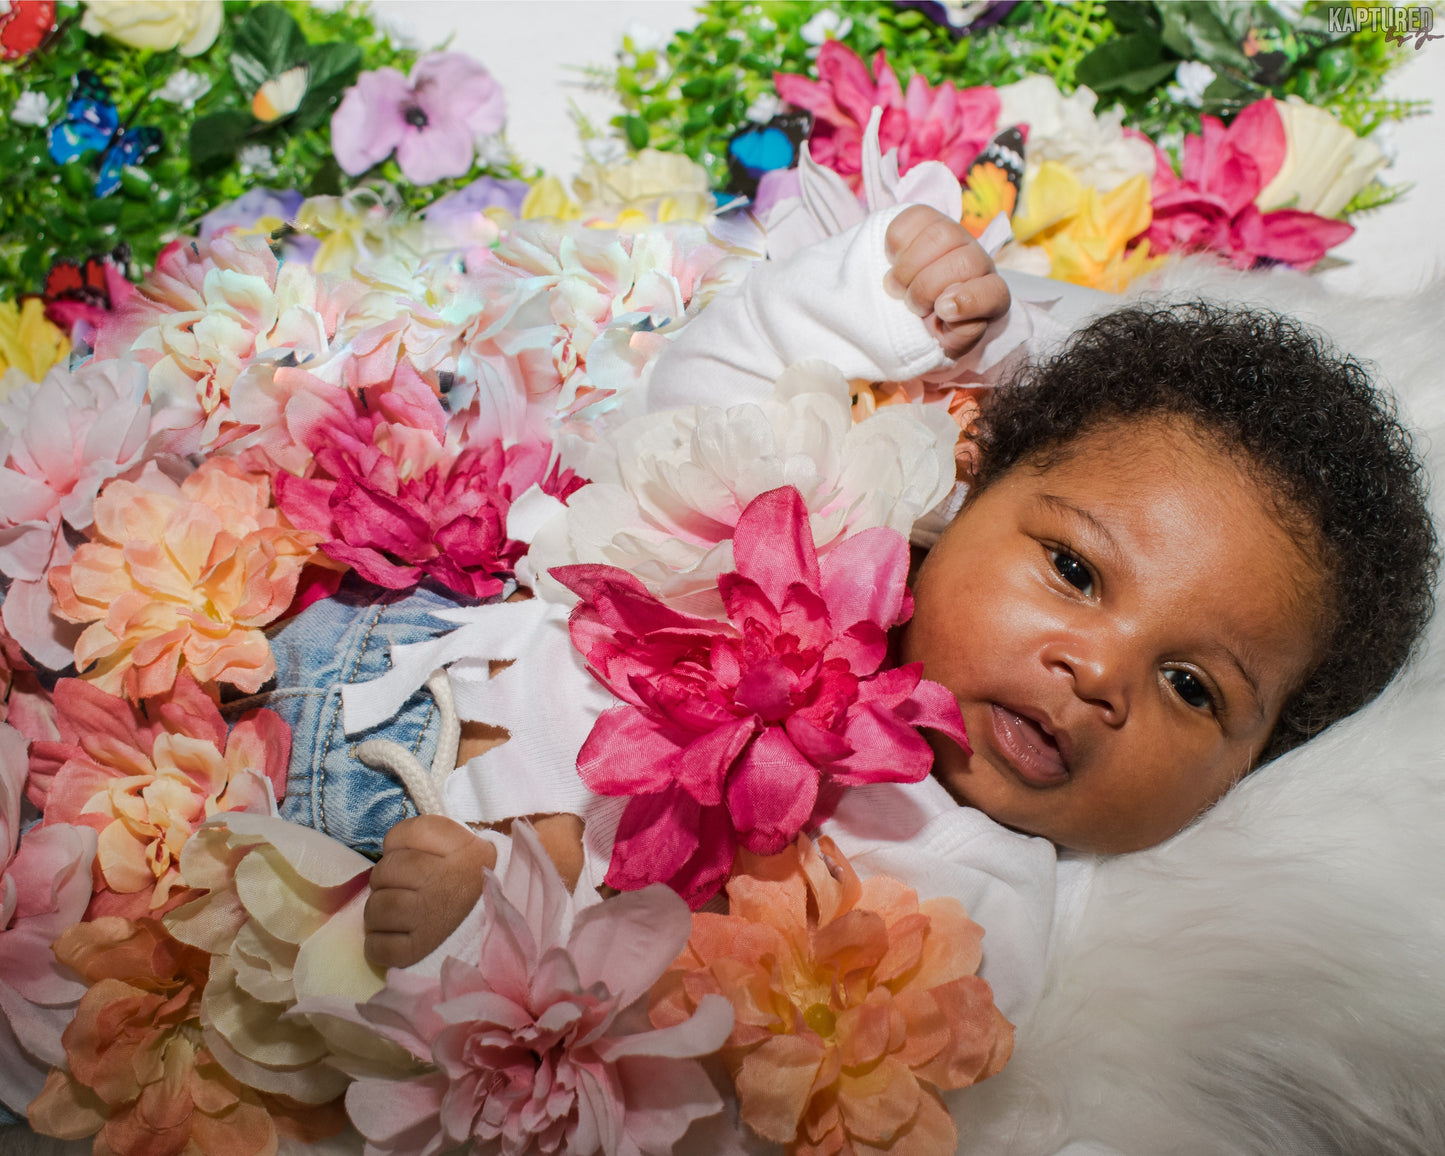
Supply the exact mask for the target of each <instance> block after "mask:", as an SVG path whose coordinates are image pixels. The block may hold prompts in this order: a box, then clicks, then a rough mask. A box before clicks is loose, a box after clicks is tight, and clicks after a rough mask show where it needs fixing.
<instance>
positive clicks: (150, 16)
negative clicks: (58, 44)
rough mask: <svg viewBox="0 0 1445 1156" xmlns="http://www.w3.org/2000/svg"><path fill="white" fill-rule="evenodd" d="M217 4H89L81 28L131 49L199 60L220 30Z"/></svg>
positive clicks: (177, 0) (145, 0)
mask: <svg viewBox="0 0 1445 1156" xmlns="http://www.w3.org/2000/svg"><path fill="white" fill-rule="evenodd" d="M221 16H222V11H221V0H90V2H89V3H88V4H86V6H85V16H84V18H83V19H82V20H81V22H80V26H81V28H83V29H85V31H86V32H89V33H90V34H91V35H92V36H108V37H110V38H111V39H112V40H118V41H120V43H122V44H125V45H127V46H129V47H131V48H145V49H149V50H150V51H152V52H169V51H170V50H171V49H172V48H174V49H175V50H176V51H177V52H179V53H180V54H181V55H182V56H199V55H200V54H201V53H202V52H204V51H205V50H206V49H208V48H209V47H210V46H211V45H212V44H213V43H215V40H216V34H217V33H218V32H220V30H221Z"/></svg>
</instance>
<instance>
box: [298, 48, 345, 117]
mask: <svg viewBox="0 0 1445 1156" xmlns="http://www.w3.org/2000/svg"><path fill="white" fill-rule="evenodd" d="M308 56H309V59H308V61H307V63H308V64H309V65H310V66H311V75H310V78H309V84H308V86H307V89H306V96H305V98H304V99H303V100H302V101H301V106H300V107H299V108H298V109H297V110H296V116H295V118H294V120H293V122H292V125H293V130H294V131H296V132H306V131H308V130H310V129H313V128H316V127H317V126H318V125H320V124H321V123H322V122H323V121H325V120H326V119H327V118H328V117H330V115H331V112H332V109H333V108H335V106H336V104H337V103H338V102H339V101H340V99H341V94H342V93H343V92H344V91H345V90H346V89H347V88H348V87H349V86H350V85H351V84H353V83H354V82H355V80H356V76H357V73H359V72H360V71H361V49H359V48H357V47H356V46H355V45H354V44H315V45H312V46H311V48H310V50H309V52H308Z"/></svg>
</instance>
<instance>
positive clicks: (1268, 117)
mask: <svg viewBox="0 0 1445 1156" xmlns="http://www.w3.org/2000/svg"><path fill="white" fill-rule="evenodd" d="M1200 121H1201V133H1200V135H1197V136H1196V135H1193V134H1191V135H1189V136H1188V137H1186V138H1185V140H1184V169H1183V172H1182V174H1180V175H1179V176H1176V175H1175V174H1174V169H1173V167H1172V165H1171V164H1170V163H1169V158H1168V157H1167V156H1165V155H1164V153H1163V152H1162V151H1159V150H1157V149H1156V152H1157V160H1158V163H1157V165H1156V167H1155V170H1154V184H1153V221H1152V223H1151V224H1150V226H1149V232H1148V234H1147V237H1148V240H1149V243H1150V245H1151V246H1152V247H1153V249H1154V251H1155V252H1166V251H1174V252H1178V251H1190V250H1199V249H1205V250H1212V251H1214V252H1217V253H1221V254H1223V255H1225V256H1227V257H1228V258H1229V260H1230V262H1231V263H1232V264H1234V265H1235V266H1237V267H1239V268H1242V269H1247V268H1249V267H1251V266H1252V265H1254V264H1256V263H1257V262H1259V261H1261V260H1265V261H1276V262H1282V263H1284V264H1286V265H1294V266H1295V267H1297V268H1300V269H1308V268H1309V267H1310V266H1311V265H1313V264H1314V263H1315V262H1316V261H1318V260H1319V259H1320V258H1321V257H1323V256H1324V255H1325V253H1326V251H1328V250H1329V249H1331V248H1333V247H1334V246H1335V245H1338V244H1339V243H1340V242H1342V241H1344V240H1345V239H1346V238H1347V237H1349V236H1350V235H1351V234H1352V233H1353V232H1354V231H1355V230H1354V227H1353V226H1352V225H1348V224H1346V223H1345V222H1344V221H1336V220H1332V219H1331V218H1329V217H1323V216H1320V215H1318V214H1315V213H1307V212H1302V211H1300V210H1299V209H1275V210H1273V211H1271V212H1261V210H1260V207H1259V205H1258V204H1257V203H1256V200H1257V198H1258V197H1259V196H1260V195H1261V194H1262V192H1263V191H1264V190H1265V189H1266V188H1268V187H1269V185H1270V184H1271V182H1272V181H1273V180H1274V178H1275V177H1276V176H1277V175H1278V174H1279V172H1280V170H1281V168H1282V167H1283V164H1284V158H1285V155H1286V153H1287V152H1288V147H1289V146H1288V138H1287V136H1286V133H1285V127H1284V121H1283V120H1282V119H1281V117H1280V114H1279V110H1278V105H1277V104H1276V102H1275V101H1274V100H1271V99H1269V98H1265V99H1264V100H1259V101H1256V102H1255V103H1254V104H1251V105H1249V106H1248V107H1247V108H1245V109H1244V110H1243V111H1242V112H1240V113H1239V115H1238V116H1236V117H1235V118H1234V121H1233V122H1232V123H1231V124H1230V125H1229V127H1228V128H1225V127H1224V124H1223V123H1222V122H1221V121H1220V120H1218V119H1217V118H1216V117H1212V116H1205V117H1201V118H1200Z"/></svg>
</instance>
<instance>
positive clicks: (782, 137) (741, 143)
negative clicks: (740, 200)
mask: <svg viewBox="0 0 1445 1156" xmlns="http://www.w3.org/2000/svg"><path fill="white" fill-rule="evenodd" d="M812 127H813V118H812V116H811V115H810V114H809V113H806V112H787V113H780V114H779V115H777V116H775V117H773V119H772V120H770V121H768V123H767V124H765V125H763V126H762V127H761V128H750V129H743V130H742V131H741V132H739V133H737V134H736V135H734V136H733V138H732V140H730V141H728V192H730V193H738V194H741V195H742V196H745V197H751V196H754V195H755V194H756V193H757V191H758V180H759V179H760V178H761V177H762V175H763V174H764V173H771V172H775V171H776V170H778V169H790V168H792V167H793V165H795V164H796V163H797V160H798V146H799V145H801V144H802V143H803V141H805V140H806V139H807V138H808V132H809V130H810V129H812Z"/></svg>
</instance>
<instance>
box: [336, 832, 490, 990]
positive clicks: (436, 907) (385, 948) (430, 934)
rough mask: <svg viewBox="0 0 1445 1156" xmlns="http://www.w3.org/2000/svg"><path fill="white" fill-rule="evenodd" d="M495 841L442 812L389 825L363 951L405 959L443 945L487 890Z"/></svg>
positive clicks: (374, 958)
mask: <svg viewBox="0 0 1445 1156" xmlns="http://www.w3.org/2000/svg"><path fill="white" fill-rule="evenodd" d="M496 863H497V849H496V848H495V847H493V846H492V845H491V844H490V843H488V842H487V841H486V840H485V839H479V838H478V837H477V836H476V835H474V834H472V832H471V831H468V830H467V829H466V828H465V827H463V826H462V825H461V824H460V823H456V822H453V821H452V820H451V819H444V818H442V817H441V816H440V815H419V816H417V817H416V818H415V819H403V820H402V821H401V822H400V823H398V824H397V825H396V826H395V827H393V828H392V829H391V830H390V831H388V832H387V833H386V838H385V840H383V842H382V844H381V862H379V863H378V864H377V865H376V866H375V867H373V868H372V869H371V896H370V898H368V899H367V901H366V911H365V913H364V915H363V922H364V923H365V926H366V958H367V959H369V960H371V962H372V963H374V964H376V965H377V966H378V967H407V966H409V965H411V964H413V963H415V962H416V961H417V960H419V959H421V958H423V957H424V956H427V955H429V954H431V952H433V951H435V950H436V949H437V948H438V947H440V946H441V944H442V941H443V940H445V939H446V937H447V936H448V935H450V934H451V933H452V932H453V931H454V930H455V929H456V928H457V927H458V926H460V925H461V922H462V920H463V919H465V918H466V917H467V913H468V912H469V911H471V909H472V908H473V907H475V906H476V903H477V900H478V899H480V898H481V897H482V871H483V869H484V868H488V867H494V866H496Z"/></svg>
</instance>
